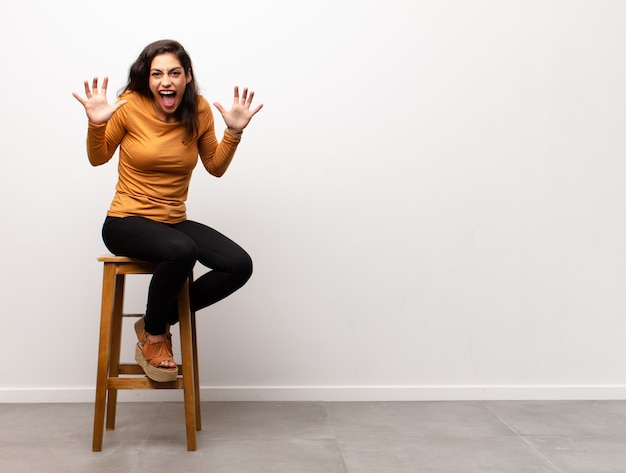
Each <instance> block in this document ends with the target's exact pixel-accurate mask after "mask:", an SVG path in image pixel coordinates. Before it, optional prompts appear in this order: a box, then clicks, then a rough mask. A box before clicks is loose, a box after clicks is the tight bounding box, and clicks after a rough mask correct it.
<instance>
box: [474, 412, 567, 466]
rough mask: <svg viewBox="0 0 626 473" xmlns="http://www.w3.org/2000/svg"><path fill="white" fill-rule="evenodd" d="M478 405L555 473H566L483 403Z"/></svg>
mask: <svg viewBox="0 0 626 473" xmlns="http://www.w3.org/2000/svg"><path fill="white" fill-rule="evenodd" d="M480 405H482V406H483V407H484V408H485V409H487V410H488V411H489V412H490V413H491V415H492V416H494V417H495V418H496V419H498V420H499V421H500V422H502V423H503V424H504V425H505V426H506V427H507V428H508V429H509V430H510V431H511V432H513V433H514V434H515V435H516V436H517V437H518V438H519V439H520V440H522V442H524V443H525V444H526V445H528V446H529V447H530V448H531V449H533V450H534V451H535V452H536V453H537V454H538V455H539V456H540V457H541V458H543V459H544V460H545V461H546V462H548V464H549V465H550V466H552V467H553V468H554V469H555V470H556V471H558V472H559V473H566V472H564V471H563V470H561V469H560V468H559V467H558V466H556V465H555V464H554V462H553V461H552V460H550V459H549V458H548V457H547V456H546V455H545V454H544V453H543V452H542V451H541V450H539V449H538V448H537V447H536V446H535V445H533V444H532V443H531V442H530V441H529V440H528V439H527V438H526V437H524V436H523V435H522V434H520V433H519V432H518V431H517V430H515V429H514V428H513V426H512V425H511V424H509V423H508V422H507V421H505V420H504V419H503V418H502V417H500V416H499V415H498V414H496V413H495V412H493V411H492V410H491V409H490V408H489V406H487V405H485V403H484V402H482V401H480Z"/></svg>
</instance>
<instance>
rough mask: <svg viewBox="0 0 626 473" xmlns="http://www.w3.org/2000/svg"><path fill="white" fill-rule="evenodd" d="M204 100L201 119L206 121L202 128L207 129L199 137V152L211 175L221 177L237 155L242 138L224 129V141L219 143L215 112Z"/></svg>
mask: <svg viewBox="0 0 626 473" xmlns="http://www.w3.org/2000/svg"><path fill="white" fill-rule="evenodd" d="M203 102H204V103H203V104H202V105H203V106H202V107H201V108H200V110H199V112H200V119H201V120H202V121H203V123H204V126H202V127H201V129H204V130H205V131H204V133H203V134H202V135H201V136H200V137H199V139H198V153H199V154H200V159H201V160H202V164H203V165H204V168H205V169H206V170H207V171H208V172H209V173H210V174H211V175H213V176H215V177H221V176H223V175H224V173H225V172H226V170H227V169H228V167H229V166H230V163H231V162H232V160H233V158H234V157H235V151H237V145H238V144H239V142H240V141H241V138H239V137H237V136H234V135H231V134H230V133H228V132H227V131H224V136H223V137H222V141H220V142H219V143H218V141H217V138H216V136H215V128H214V121H213V113H212V112H211V108H210V106H209V105H208V103H207V102H206V101H203Z"/></svg>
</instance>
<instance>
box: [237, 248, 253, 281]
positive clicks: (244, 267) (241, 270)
mask: <svg viewBox="0 0 626 473" xmlns="http://www.w3.org/2000/svg"><path fill="white" fill-rule="evenodd" d="M252 270H253V264H252V258H251V257H250V255H249V254H248V253H246V252H245V251H242V252H241V254H240V255H239V257H238V258H237V261H236V263H235V265H234V271H233V272H234V273H235V274H237V275H238V276H239V277H240V278H241V280H242V282H243V283H245V282H246V281H247V280H248V279H250V277H251V276H252Z"/></svg>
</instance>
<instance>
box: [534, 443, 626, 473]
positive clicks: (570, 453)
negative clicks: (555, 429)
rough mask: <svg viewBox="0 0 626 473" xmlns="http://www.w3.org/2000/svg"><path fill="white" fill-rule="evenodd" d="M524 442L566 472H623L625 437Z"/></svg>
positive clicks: (624, 468)
mask: <svg viewBox="0 0 626 473" xmlns="http://www.w3.org/2000/svg"><path fill="white" fill-rule="evenodd" d="M528 441H529V442H530V443H531V444H532V445H533V446H535V447H536V448H537V449H538V450H539V451H541V453H542V454H543V455H544V456H545V457H546V458H548V459H550V461H551V462H552V463H553V464H554V465H556V466H557V467H559V468H560V469H561V471H563V472H567V473H626V437H610V436H598V437H585V438H572V437H563V436H549V437H530V438H528Z"/></svg>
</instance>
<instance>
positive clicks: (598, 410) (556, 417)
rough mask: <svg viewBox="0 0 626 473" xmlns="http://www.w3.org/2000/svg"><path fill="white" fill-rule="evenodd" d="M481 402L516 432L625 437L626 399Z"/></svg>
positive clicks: (522, 433)
mask: <svg viewBox="0 0 626 473" xmlns="http://www.w3.org/2000/svg"><path fill="white" fill-rule="evenodd" d="M483 404H484V405H485V407H487V408H488V409H489V410H490V411H491V412H493V413H494V415H496V416H498V418H500V419H501V420H502V421H503V422H505V423H506V424H507V425H509V426H510V427H511V428H512V429H513V430H514V431H515V432H517V433H518V434H519V435H563V436H582V437H589V436H597V435H601V436H606V435H609V436H611V435H617V436H625V437H626V401H490V402H484V403H483Z"/></svg>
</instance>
